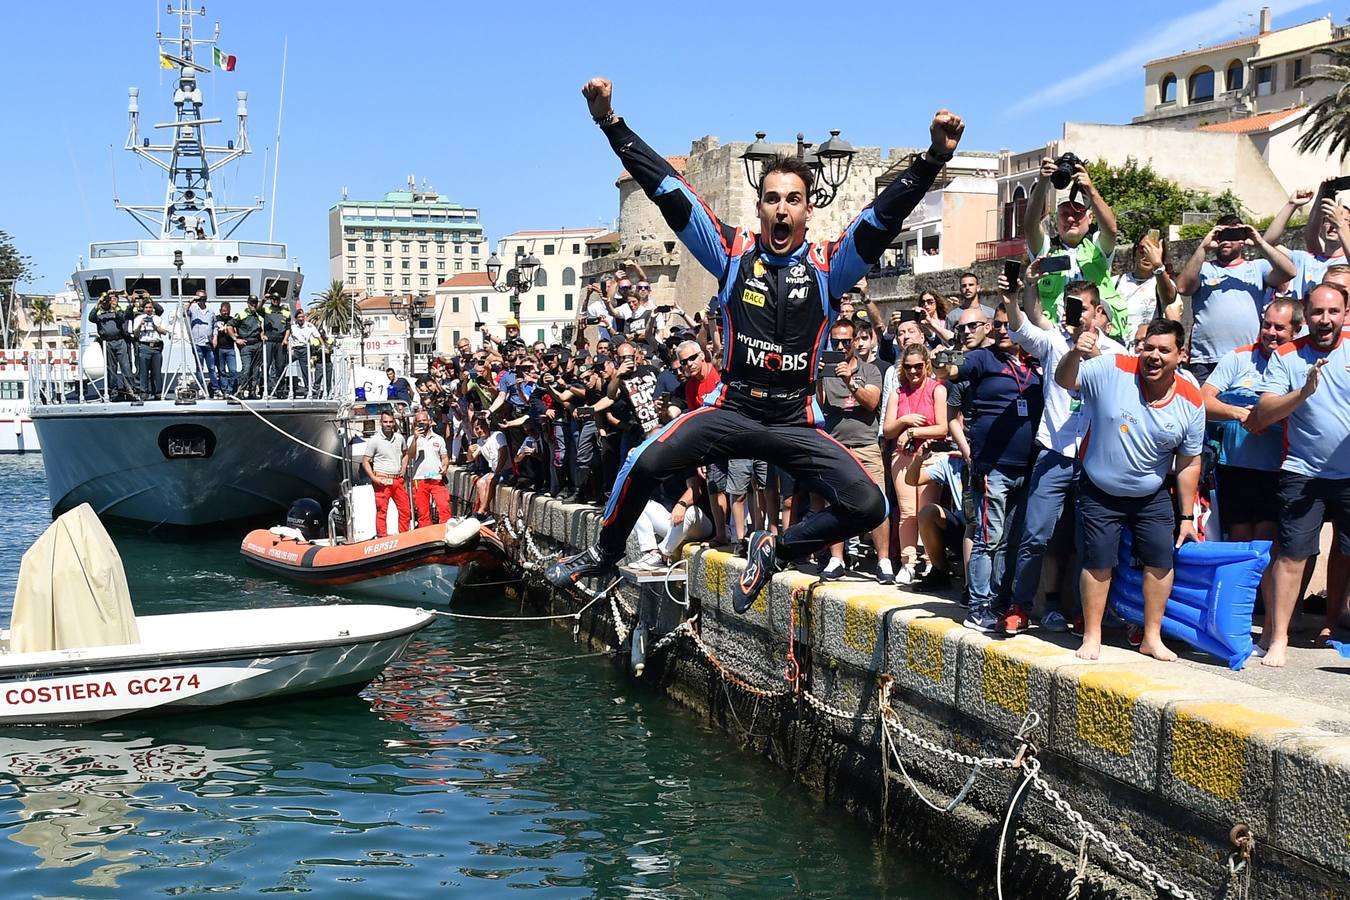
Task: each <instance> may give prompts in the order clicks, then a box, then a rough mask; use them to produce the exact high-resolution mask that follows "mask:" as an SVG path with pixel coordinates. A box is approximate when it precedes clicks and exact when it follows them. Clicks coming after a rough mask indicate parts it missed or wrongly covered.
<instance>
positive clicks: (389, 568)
mask: <svg viewBox="0 0 1350 900" xmlns="http://www.w3.org/2000/svg"><path fill="white" fill-rule="evenodd" d="M444 534H445V526H444V525H428V526H426V527H423V528H415V529H413V530H412V531H408V532H404V533H403V534H396V535H390V536H388V537H384V538H374V539H373V540H369V541H356V542H354V543H351V544H341V545H338V546H326V545H321V544H314V543H310V542H308V541H297V540H292V539H289V538H284V537H280V536H278V535H276V534H273V533H272V532H270V531H268V530H267V529H263V528H259V529H256V530H254V531H252V532H250V533H249V534H248V535H246V536H245V537H244V540H243V543H241V544H240V547H239V552H240V554H241V555H242V556H243V557H244V559H246V560H247V561H248V562H249V563H251V564H252V565H254V566H257V567H258V568H260V569H262V570H263V571H266V572H268V573H270V574H272V575H275V576H277V577H280V578H286V579H289V580H292V581H298V582H300V583H302V584H308V585H312V586H314V587H325V588H331V589H333V590H338V591H341V592H342V593H344V594H354V595H360V596H367V597H373V598H376V599H397V600H403V601H408V602H415V603H442V604H444V603H448V602H449V600H450V598H451V595H452V594H453V593H454V590H455V587H456V586H457V585H458V584H459V583H460V580H461V579H463V578H466V577H470V578H471V577H472V576H473V575H476V574H477V573H479V572H495V571H497V570H498V569H499V568H500V567H501V563H502V560H503V558H504V556H505V553H504V551H503V550H502V546H501V543H500V541H499V540H498V539H497V537H496V535H495V534H493V532H492V531H491V530H490V529H488V528H480V529H479V532H478V535H477V537H476V538H475V539H473V540H472V541H470V542H468V543H466V544H463V545H460V546H455V547H448V546H446V544H445V541H444V540H443V536H444Z"/></svg>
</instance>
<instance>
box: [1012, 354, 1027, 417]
mask: <svg viewBox="0 0 1350 900" xmlns="http://www.w3.org/2000/svg"><path fill="white" fill-rule="evenodd" d="M1017 363H1018V358H1017V356H1015V355H1014V356H1011V358H1008V363H1007V371H1008V375H1011V376H1012V383H1014V385H1017V414H1018V416H1022V417H1023V418H1025V417H1027V416H1030V414H1031V410H1030V406H1027V402H1026V389H1027V386H1029V385H1030V383H1031V367H1030V366H1023V367H1022V372H1018V364H1017ZM1023 375H1025V376H1026V381H1023Z"/></svg>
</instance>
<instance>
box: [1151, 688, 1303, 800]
mask: <svg viewBox="0 0 1350 900" xmlns="http://www.w3.org/2000/svg"><path fill="white" fill-rule="evenodd" d="M1297 725H1298V723H1297V722H1294V721H1292V720H1290V719H1286V718H1284V717H1283V716H1277V715H1273V714H1271V713H1263V712H1258V711H1257V710H1254V709H1251V708H1249V707H1246V706H1242V705H1240V704H1237V703H1218V702H1215V703H1187V704H1184V705H1182V706H1179V707H1177V711H1176V722H1175V724H1174V725H1173V727H1172V774H1173V775H1175V776H1176V777H1177V778H1178V779H1180V780H1181V781H1184V782H1186V783H1187V784H1189V785H1191V786H1192V787H1197V788H1199V789H1200V790H1202V791H1205V792H1207V793H1210V794H1213V795H1214V796H1215V797H1219V798H1220V799H1223V800H1228V801H1232V802H1237V801H1238V800H1239V799H1240V797H1241V794H1242V780H1243V777H1244V775H1245V774H1246V769H1247V746H1248V744H1249V743H1250V742H1251V737H1252V734H1253V733H1254V732H1257V731H1266V730H1275V729H1281V728H1293V727H1297Z"/></svg>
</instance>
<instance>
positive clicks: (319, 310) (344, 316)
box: [309, 278, 356, 335]
mask: <svg viewBox="0 0 1350 900" xmlns="http://www.w3.org/2000/svg"><path fill="white" fill-rule="evenodd" d="M314 299H315V300H316V301H317V302H316V303H315V304H314V305H313V306H312V307H310V311H309V315H310V318H311V319H313V320H314V321H315V323H317V324H318V325H320V326H322V327H323V328H324V329H325V330H327V331H328V333H329V334H334V335H338V334H349V333H350V332H351V330H352V319H353V318H354V316H353V312H354V307H355V305H356V304H355V302H354V301H353V299H352V297H351V295H350V294H348V293H347V292H346V290H344V289H343V285H342V280H341V279H338V278H334V279H333V281H332V283H331V284H329V285H328V290H326V291H324V292H323V293H321V294H315V295H314Z"/></svg>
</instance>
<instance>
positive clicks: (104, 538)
mask: <svg viewBox="0 0 1350 900" xmlns="http://www.w3.org/2000/svg"><path fill="white" fill-rule="evenodd" d="M9 627H10V638H9V649H10V652H12V653H36V652H39V651H42V650H64V649H66V648H68V647H101V646H106V645H108V644H134V643H136V642H138V641H139V640H140V636H139V635H138V634H137V631H136V613H135V612H134V611H133V610H132V608H131V591H130V590H128V588H127V573H126V571H125V570H124V569H123V568H122V558H121V557H120V556H118V555H117V547H115V546H114V545H113V542H112V538H110V537H109V536H108V532H107V530H106V529H104V527H103V523H102V522H100V521H99V520H98V516H97V515H96V514H95V513H94V508H93V507H91V506H90V505H89V504H88V503H81V504H80V505H79V506H77V507H75V508H74V509H72V510H71V511H70V512H68V513H66V514H65V515H63V516H61V517H60V518H58V519H57V520H56V521H55V522H53V523H52V524H51V525H50V526H49V527H48V528H47V530H46V531H44V532H43V533H42V536H41V537H40V538H38V539H37V542H36V543H34V544H33V546H31V547H29V548H28V552H26V553H24V555H23V562H22V563H21V564H20V565H19V585H18V587H17V588H16V589H15V591H14V614H13V616H12V618H11V619H10V626H9Z"/></svg>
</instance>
